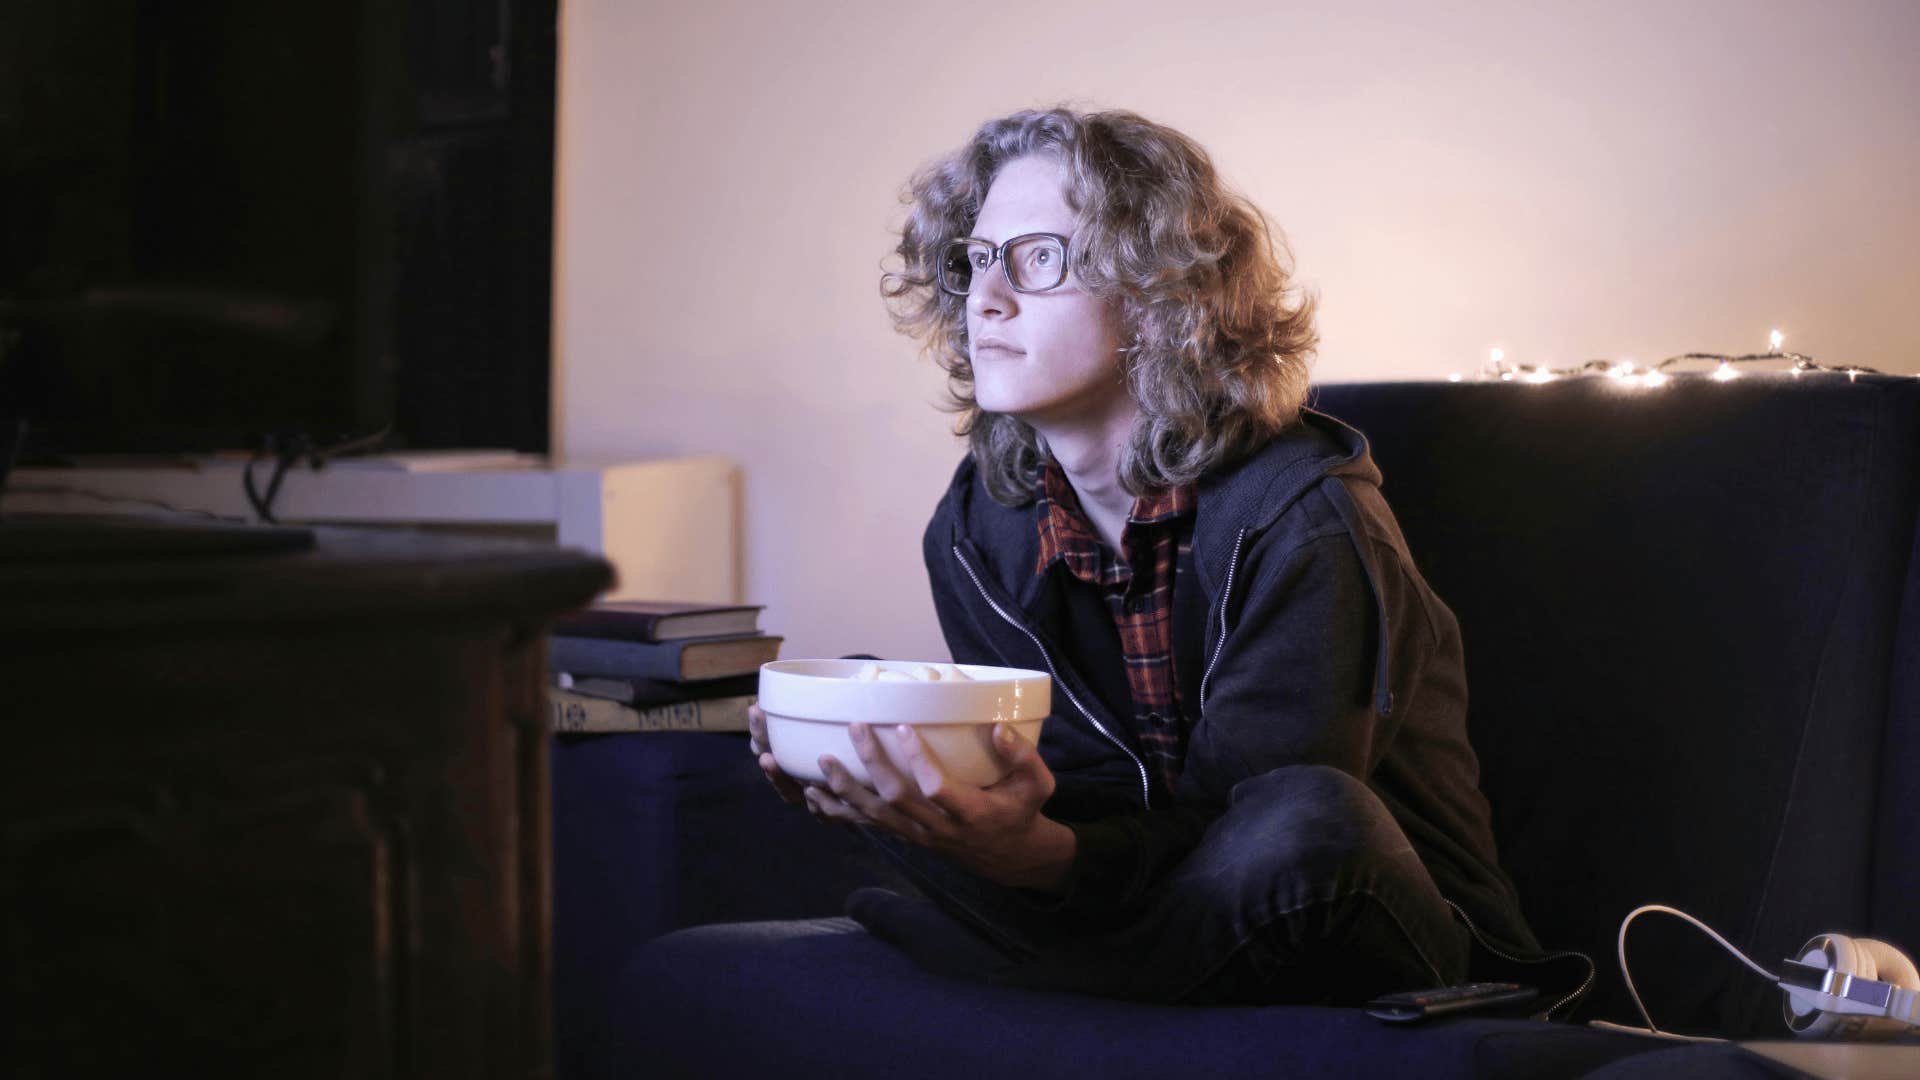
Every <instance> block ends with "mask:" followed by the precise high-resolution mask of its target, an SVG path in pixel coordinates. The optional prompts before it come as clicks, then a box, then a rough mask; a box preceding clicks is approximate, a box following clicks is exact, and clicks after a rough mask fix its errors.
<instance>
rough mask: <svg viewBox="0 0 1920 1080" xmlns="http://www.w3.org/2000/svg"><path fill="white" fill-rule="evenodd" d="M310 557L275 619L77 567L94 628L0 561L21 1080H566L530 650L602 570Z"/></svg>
mask: <svg viewBox="0 0 1920 1080" xmlns="http://www.w3.org/2000/svg"><path fill="white" fill-rule="evenodd" d="M322 532H323V533H326V534H327V535H328V537H329V540H328V542H327V543H325V544H323V545H322V547H321V548H320V549H319V550H318V551H316V552H315V553H313V554H312V555H310V556H271V557H269V558H272V559H276V560H279V564H278V565H279V569H280V572H278V573H276V574H274V575H273V577H274V579H275V581H276V585H275V589H277V590H278V592H276V593H274V594H272V595H268V594H267V592H266V591H265V590H258V591H255V592H253V594H252V595H249V591H248V590H245V589H231V590H224V591H223V590H222V588H221V585H222V582H223V581H225V583H226V584H229V585H230V584H233V582H234V581H235V580H236V579H234V578H232V577H227V578H223V577H222V575H221V573H220V572H219V571H218V569H217V568H215V567H212V566H208V567H205V568H203V569H204V570H205V571H206V572H205V573H203V574H201V575H199V576H195V575H194V574H191V573H184V572H183V571H182V570H181V568H180V567H178V566H172V567H170V568H169V569H168V570H167V571H166V572H165V573H158V572H157V573H156V575H155V576H154V577H152V578H148V579H142V578H141V576H140V575H138V574H133V575H127V574H124V573H122V574H119V575H118V576H116V577H115V578H114V580H115V581H117V582H118V583H119V584H120V585H122V586H123V589H122V591H121V593H120V595H119V596H118V598H117V599H116V598H114V596H113V594H112V592H111V591H110V590H106V589H101V588H90V587H89V582H88V581H87V580H85V579H86V578H87V577H88V573H89V572H88V571H87V570H86V569H85V568H80V569H75V568H65V569H63V570H59V571H58V572H60V573H66V574H68V575H69V577H71V579H72V580H71V581H70V582H69V584H71V585H72V586H73V588H72V589H71V590H70V591H69V592H68V593H67V595H70V596H72V597H75V598H83V597H84V598H85V599H86V602H87V603H88V604H90V605H92V607H91V608H90V611H92V612H93V613H96V614H98V615H100V616H101V618H99V620H98V624H97V627H96V628H87V627H85V626H82V625H79V624H77V623H76V624H75V625H62V623H61V620H60V619H59V618H57V617H55V616H54V615H50V614H49V612H48V610H47V609H46V608H45V607H44V606H39V607H36V605H35V604H14V605H11V606H9V605H8V604H7V601H8V599H9V597H10V595H11V597H13V598H16V599H17V598H20V597H23V596H27V595H32V596H34V597H36V598H39V599H38V600H37V601H36V603H38V604H44V597H45V596H46V595H47V594H48V590H47V584H48V582H47V578H46V577H45V576H44V575H45V573H48V572H53V571H49V569H48V568H47V567H41V568H39V569H40V570H41V571H42V574H41V576H37V577H35V578H34V579H33V580H32V581H31V582H27V581H26V579H25V578H24V576H15V577H10V576H9V570H10V568H8V567H6V566H4V565H0V686H4V687H6V688H7V689H6V694H5V696H4V702H5V713H4V722H5V724H6V731H7V736H8V740H7V741H8V746H9V752H8V753H7V754H6V755H5V756H4V758H0V808H3V809H4V829H3V831H0V961H3V962H4V967H5V973H4V975H0V1045H4V1046H6V1047H8V1048H9V1049H8V1050H6V1051H5V1054H6V1062H7V1065H8V1066H9V1068H8V1070H7V1071H8V1072H9V1074H10V1075H13V1076H21V1077H34V1076H75V1075H86V1076H93V1075H98V1076H106V1075H114V1076H127V1075H150V1074H155V1073H164V1074H174V1075H195V1076H209V1075H247V1076H260V1075H271V1076H282V1077H306V1076H314V1077H321V1076H326V1077H382V1076H447V1077H455V1076H458V1077H481V1076H491V1077H528V1076H545V1075H550V1073H551V1046H550V1041H551V1036H550V1026H551V1024H550V1017H549V1011H550V1005H549V997H550V992H551V958H550V940H551V931H550V928H549V922H550V918H551V914H550V908H549V899H548V896H549V893H550V877H551V865H550V856H549V837H548V828H549V825H548V822H549V817H548V801H547V796H548V791H547V780H546V769H547V762H546V746H547V742H546V737H545V731H544V729H543V727H542V724H543V715H542V713H541V711H540V708H539V695H540V693H541V686H542V683H543V682H544V678H545V637H544V628H545V622H546V619H548V618H549V617H550V616H551V615H552V614H553V613H555V612H558V611H560V610H565V609H568V608H571V607H574V606H578V605H579V604H581V603H584V602H585V601H586V600H587V599H589V598H590V597H591V596H592V595H593V594H594V593H595V592H597V591H598V590H599V589H601V588H603V587H604V585H605V584H606V583H607V580H608V577H609V575H608V573H607V568H606V565H605V564H604V563H602V562H600V561H599V560H597V559H592V558H589V557H586V556H581V555H577V554H572V553H567V552H557V551H554V550H552V549H544V550H542V549H532V548H516V547H513V546H509V545H486V544H477V543H475V542H472V541H451V540H446V539H429V538H425V537H421V538H415V539H411V540H407V541H404V542H400V543H398V546H396V541H395V539H394V538H392V537H391V536H382V537H379V538H376V539H374V540H373V541H371V542H370V546H369V544H368V543H362V542H360V541H358V540H357V539H356V537H357V535H358V534H356V533H355V532H354V531H351V530H322ZM356 551H358V552H359V553H361V554H363V555H365V556H366V559H365V563H364V565H363V567H362V570H363V572H362V573H356V571H355V569H354V562H355V559H354V554H355V552H356ZM475 552H480V553H481V554H482V555H483V556H485V553H487V552H493V553H494V554H493V555H491V556H486V557H481V558H476V557H475ZM436 556H438V558H437V557H436ZM257 558H258V557H256V559H257ZM396 559H398V560H399V561H398V562H396V561H395V560H396ZM56 569H57V568H56ZM258 570H259V567H258V566H257V565H255V566H254V567H252V568H250V571H249V572H252V573H256V574H257V572H258ZM183 573H184V576H183ZM303 575H305V576H306V577H308V578H310V579H311V580H310V582H309V584H311V585H312V587H313V588H315V589H316V590H324V591H325V592H326V594H327V595H326V596H325V597H324V599H322V598H321V597H319V596H316V597H315V598H314V602H313V603H312V604H310V605H304V606H303V605H301V604H300V603H298V599H299V591H300V589H301V583H300V579H301V577H302V576H303ZM94 576H95V577H96V579H97V573H96V574H95V575H94ZM242 577H243V579H244V575H243V576H242ZM516 580H517V582H519V584H516V583H515V582H516ZM528 581H533V582H535V583H536V586H537V587H531V588H529V587H527V586H526V585H525V583H526V582H528ZM93 584H94V585H98V584H99V582H98V580H95V581H93ZM16 586H17V588H16ZM147 586H152V588H147ZM355 589H359V590H360V595H359V596H358V599H356V597H355V595H354V590H355ZM167 596H175V597H177V598H178V599H179V601H180V604H179V610H181V611H182V612H190V613H191V617H188V618H184V619H182V620H181V621H178V622H174V623H168V622H167V620H165V619H164V618H156V617H155V610H156V609H155V605H164V598H165V597H167ZM209 596H214V597H220V596H225V597H226V598H227V599H226V602H225V604H224V605H223V604H222V603H218V602H211V601H209V600H208V599H207V598H208V597H209ZM189 598H197V599H193V600H192V602H188V601H189ZM116 607H117V608H118V609H119V610H118V612H116V610H115V609H116ZM25 611H34V612H37V616H36V618H37V622H38V625H37V626H29V625H24V624H22V623H21V622H18V621H10V620H9V618H8V615H7V614H4V612H11V613H15V614H18V613H21V612H25ZM303 611H304V612H311V613H314V614H313V617H311V618H303V617H302V612H303ZM116 613H117V614H121V615H138V618H128V619H122V620H116V619H115V617H114V616H115V615H116ZM55 615H57V613H55Z"/></svg>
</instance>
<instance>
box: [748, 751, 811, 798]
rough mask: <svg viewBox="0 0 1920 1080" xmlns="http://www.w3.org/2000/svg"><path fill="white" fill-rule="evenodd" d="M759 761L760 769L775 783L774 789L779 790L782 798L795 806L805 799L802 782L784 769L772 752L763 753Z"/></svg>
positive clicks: (768, 779)
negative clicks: (801, 792) (802, 792)
mask: <svg viewBox="0 0 1920 1080" xmlns="http://www.w3.org/2000/svg"><path fill="white" fill-rule="evenodd" d="M759 761H760V771H761V772H763V773H766V774H767V781H768V782H769V783H771V784H772V785H773V790H774V791H776V792H778V793H779V795H780V797H781V798H782V799H784V800H786V801H787V802H790V803H792V804H793V805H795V806H798V805H800V804H801V802H803V801H804V800H803V799H802V798H801V795H800V782H799V781H798V780H795V779H794V778H793V777H791V776H788V775H787V774H786V773H785V772H784V771H782V770H781V768H780V763H779V762H777V761H775V760H774V759H773V755H772V754H767V753H763V754H761V755H760V758H759Z"/></svg>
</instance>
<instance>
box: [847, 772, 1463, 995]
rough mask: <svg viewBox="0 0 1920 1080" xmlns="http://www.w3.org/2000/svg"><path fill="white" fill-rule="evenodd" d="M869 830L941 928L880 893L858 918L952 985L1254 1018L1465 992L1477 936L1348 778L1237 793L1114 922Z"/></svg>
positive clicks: (1283, 775) (1278, 783)
mask: <svg viewBox="0 0 1920 1080" xmlns="http://www.w3.org/2000/svg"><path fill="white" fill-rule="evenodd" d="M866 831H867V834H868V835H869V836H870V837H872V838H873V839H874V840H875V841H876V842H877V843H879V844H880V845H881V847H882V848H883V849H884V850H885V851H887V852H888V853H889V854H890V855H892V856H893V857H894V859H895V860H896V861H897V862H898V863H899V864H900V865H901V866H902V867H903V868H904V869H905V870H906V871H907V872H908V874H909V876H910V877H911V878H912V880H913V881H914V882H915V884H917V885H918V886H919V887H920V889H921V891H922V892H924V893H925V894H926V895H927V897H929V898H930V899H931V900H932V901H933V902H934V903H936V904H938V905H939V910H940V911H944V912H945V915H944V916H942V915H939V914H938V913H937V912H935V911H934V909H933V908H932V907H931V906H929V905H926V904H925V902H924V901H908V900H905V899H902V898H899V897H892V898H891V899H888V898H886V897H884V896H883V897H875V896H871V895H869V896H867V897H864V898H862V897H858V896H856V898H855V900H854V901H853V902H850V904H849V913H850V914H852V915H853V916H854V917H855V918H856V919H859V920H860V921H861V922H862V923H863V924H865V925H866V926H867V927H868V929H869V930H871V931H872V932H874V933H875V935H876V936H879V937H882V938H885V939H887V940H889V941H892V942H893V943H894V944H896V945H898V946H899V947H901V948H902V949H903V950H904V951H907V952H908V953H909V954H911V955H913V956H914V957H915V959H916V960H919V961H920V962H921V963H922V964H923V965H925V966H928V967H932V968H935V969H936V970H944V972H945V973H947V974H954V975H961V976H966V977H972V978H980V979H987V980H990V981H993V982H998V983H1003V984H1007V985H1017V986H1027V987H1035V988H1044V989H1053V990H1068V991H1077V992H1081V993H1088V994H1098V995H1102V996H1107V997H1120V998H1128V999H1134V1000H1141V1001H1164V1002H1184V1003H1192V1004H1248V1005H1253V1004H1282V1003H1321V1004H1353V1003H1357V1002H1360V1001H1364V1000H1365V999H1367V998H1369V997H1373V996H1376V995H1379V994H1382V993H1388V992H1391V991H1395V990H1411V989H1419V988H1423V987H1432V986H1444V985H1448V984H1450V983H1456V982H1460V981H1462V980H1464V979H1465V978H1466V977H1467V968H1468V960H1469V951H1470V946H1469V941H1470V938H1469V934H1468V931H1467V929H1466V927H1465V926H1464V925H1463V924H1461V923H1460V922H1458V921H1457V920H1456V919H1455V918H1454V916H1453V913H1452V910H1451V909H1450V908H1449V907H1448V905H1447V903H1446V901H1445V900H1444V899H1442V897H1441V895H1440V892H1439V890H1438V889H1437V888H1435V886H1434V883H1433V879H1432V878H1431V877H1430V876H1429V875H1428V873H1427V870H1426V867H1425V866H1424V865H1423V864H1422V863H1421V861H1420V858H1419V856H1418V855H1416V854H1415V853H1414V850H1413V848H1412V846H1411V845H1410V844H1408V842H1407V839H1406V836H1405V835H1404V834H1403V833H1402V832H1401V831H1400V827H1399V825H1398V824H1397V823H1395V821H1394V820H1393V817H1392V815H1391V814H1389V813H1388V811H1387V808H1386V806H1385V805H1384V804H1383V803H1381V801H1380V799H1379V798H1378V797H1377V796H1375V795H1374V794H1373V792H1372V791H1370V790H1368V789H1367V787H1366V785H1364V784H1362V783H1361V782H1360V781H1359V780H1356V779H1355V778H1353V777H1352V776H1349V775H1347V774H1346V773H1343V772H1340V771H1338V770H1336V769H1331V768H1326V767H1323V766H1313V765H1299V766H1291V767H1288V768H1283V769H1277V770H1275V771H1273V772H1271V773H1268V774H1266V775H1264V776H1260V777H1256V778H1254V779H1252V780H1248V781H1245V782H1244V783H1241V784H1240V785H1238V786H1237V787H1235V788H1234V790H1233V794H1232V801H1231V804H1230V806H1229V807H1228V809H1227V811H1226V813H1225V814H1223V815H1222V816H1221V817H1220V818H1219V819H1218V820H1216V821H1215V822H1214V823H1213V824H1212V825H1211V826H1210V827H1209V828H1208V829H1207V831H1206V833H1205V835H1204V836H1203V837H1202V839H1201V841H1200V843H1199V845H1198V846H1197V847H1196V848H1194V850H1193V851H1192V852H1190V853H1189V854H1188V855H1187V857H1186V858H1185V859H1183V860H1182V861H1181V862H1180V863H1179V864H1178V865H1176V866H1175V867H1174V868H1173V869H1172V870H1171V871H1169V872H1168V873H1167V874H1166V875H1165V877H1164V878H1163V879H1162V880H1161V881H1159V882H1158V883H1157V884H1156V885H1155V886H1154V887H1153V888H1152V889H1151V890H1150V891H1149V892H1148V893H1147V895H1146V896H1145V898H1144V899H1143V901H1142V902H1141V903H1139V904H1137V905H1135V906H1133V907H1132V908H1130V909H1129V910H1127V911H1124V912H1115V913H1109V914H1106V915H1104V916H1102V915H1093V916H1090V915H1088V914H1086V913H1084V912H1078V911H1065V910H1061V909H1060V908H1059V905H1058V904H1054V903H1050V902H1049V901H1048V899H1047V898H1045V897H1042V896H1039V895H1038V894H1035V893H1028V892H1023V891H1021V890H1017V889H1009V888H1006V887H1003V886H999V885H995V884H993V883H992V882H988V881H983V880H981V879H980V878H977V877H975V876H973V875H971V874H967V873H965V872H963V871H960V870H958V869H956V868H954V867H952V866H951V865H949V864H947V863H945V862H944V861H942V860H940V859H939V858H937V857H935V856H933V855H931V854H929V853H927V852H925V851H923V850H921V849H918V848H915V847H913V846H912V845H909V844H906V843H905V842H903V841H900V840H898V839H896V838H894V837H892V836H889V835H885V834H881V833H878V832H877V831H874V830H866ZM916 903H917V904H919V905H920V908H921V910H919V911H917V912H916V911H915V910H914V909H913V908H912V907H910V906H909V905H912V904H916ZM963 926H964V927H965V929H964V930H963V929H962V927H963Z"/></svg>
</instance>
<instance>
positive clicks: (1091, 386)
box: [967, 157, 1131, 430]
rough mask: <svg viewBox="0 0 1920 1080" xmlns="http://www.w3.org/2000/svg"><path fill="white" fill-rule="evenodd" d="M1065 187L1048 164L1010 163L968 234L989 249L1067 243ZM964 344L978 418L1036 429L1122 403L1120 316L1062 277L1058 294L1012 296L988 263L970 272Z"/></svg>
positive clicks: (1090, 417)
mask: <svg viewBox="0 0 1920 1080" xmlns="http://www.w3.org/2000/svg"><path fill="white" fill-rule="evenodd" d="M1065 191H1066V173H1065V171H1064V170H1063V169H1062V167H1061V166H1060V164H1059V163H1058V162H1056V161H1054V160H1053V159H1052V158H1047V157H1025V158H1019V159H1016V160H1014V161H1010V162H1008V163H1007V164H1006V165H1004V166H1002V167H1001V169H1000V174H999V175H998V176H997V177H995V178H994V181H993V186H992V187H990V188H988V189H987V197H986V200H985V201H984V202H983V203H982V204H981V206H980V216H979V218H978V219H977V220H975V222H974V225H973V231H972V232H971V233H970V234H969V235H971V236H974V237H977V238H979V239H982V240H987V241H990V242H992V243H994V244H1001V243H1005V242H1006V241H1007V240H1008V239H1009V238H1011V237H1015V236H1021V235H1024V234H1026V233H1037V232H1038V233H1057V234H1059V235H1061V236H1066V237H1069V238H1072V236H1073V229H1074V221H1073V211H1072V210H1070V209H1068V207H1067V200H1066V195H1065ZM1071 244H1072V241H1071V239H1070V241H1069V249H1068V250H1069V251H1071V250H1072V246H1071ZM1071 262H1072V260H1071V259H1069V263H1071ZM967 341H968V347H969V350H970V352H971V354H972V359H973V378H974V387H973V390H974V400H975V401H976V402H977V403H978V404H979V406H980V408H982V409H985V410H986V411H988V412H996V413H1011V414H1013V415H1014V416H1017V417H1019V418H1020V419H1022V420H1025V421H1026V422H1028V423H1029V424H1033V425H1034V426H1036V427H1039V428H1042V429H1043V430H1044V429H1045V428H1048V427H1060V426H1067V425H1074V424H1076V423H1083V422H1090V421H1099V420H1103V419H1107V418H1110V417H1112V416H1114V415H1116V414H1118V413H1119V412H1121V411H1123V410H1125V409H1127V408H1129V407H1130V406H1131V399H1130V398H1129V396H1128V393H1127V388H1126V385H1125V383H1124V382H1123V381H1122V379H1121V377H1120V363H1119V359H1120V358H1119V348H1120V320H1119V318H1118V317H1117V316H1116V314H1115V313H1114V311H1113V308H1112V305H1110V304H1108V303H1107V302H1105V301H1103V300H1097V299H1095V298H1094V297H1091V296H1088V295H1087V294H1086V293H1084V292H1082V291H1081V290H1080V285H1079V282H1078V281H1077V280H1076V279H1075V277H1074V275H1073V274H1072V273H1071V272H1069V273H1068V274H1067V279H1066V280H1065V281H1064V282H1062V283H1061V284H1060V286H1059V287H1058V288H1054V289H1050V290H1048V291H1046V292H1039V293H1021V292H1015V291H1014V290H1013V287H1012V286H1010V285H1008V284H1007V277H1006V274H1005V273H1004V272H1003V271H1002V270H1001V267H1000V264H999V263H997V262H996V263H995V264H994V266H993V268H992V269H991V270H990V271H988V272H986V273H975V274H974V275H973V285H972V288H971V289H970V290H969V292H968V293H967Z"/></svg>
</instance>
